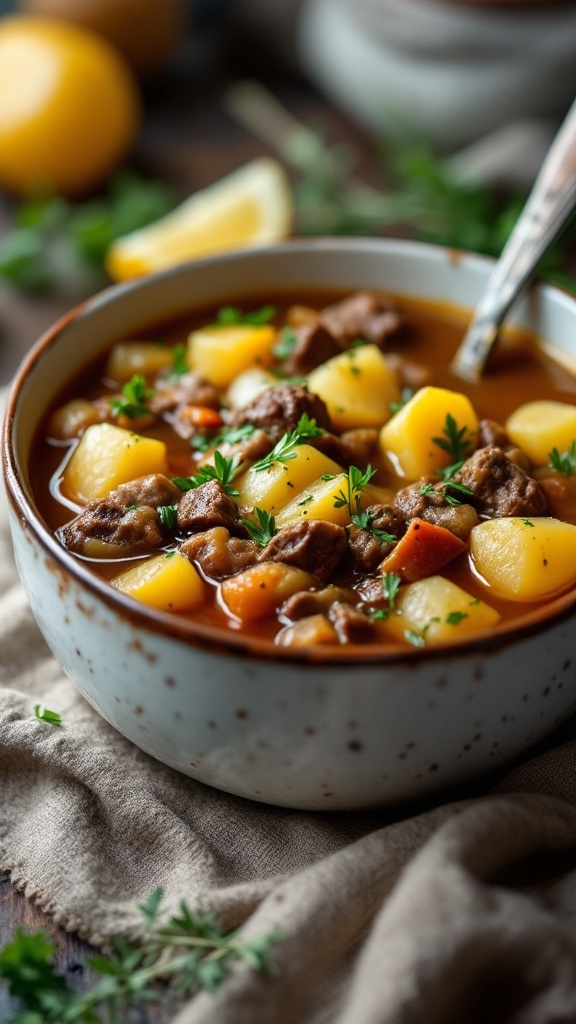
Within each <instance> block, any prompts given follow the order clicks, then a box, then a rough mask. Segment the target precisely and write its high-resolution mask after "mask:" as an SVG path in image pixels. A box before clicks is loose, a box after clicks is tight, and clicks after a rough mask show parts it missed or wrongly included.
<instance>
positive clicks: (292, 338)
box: [272, 324, 298, 359]
mask: <svg viewBox="0 0 576 1024" xmlns="http://www.w3.org/2000/svg"><path fill="white" fill-rule="evenodd" d="M297 341H298V335H297V334H296V331H295V330H294V328H293V327H290V326H289V325H288V324H287V325H286V326H285V327H282V329H281V330H280V331H279V335H278V341H277V342H276V344H275V345H273V346H272V353H273V355H275V356H276V358H277V359H288V356H289V355H291V354H292V351H293V350H294V348H295V346H296V343H297Z"/></svg>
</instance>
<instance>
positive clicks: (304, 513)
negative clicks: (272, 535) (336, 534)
mask: <svg viewBox="0 0 576 1024" xmlns="http://www.w3.org/2000/svg"><path fill="white" fill-rule="evenodd" d="M341 492H343V493H344V496H345V497H346V498H347V497H348V474H347V473H339V474H338V476H336V477H334V479H333V480H321V479H320V480H314V482H313V483H311V484H308V485H306V486H305V487H304V488H303V490H302V491H301V492H300V493H299V494H296V495H295V496H294V497H293V498H292V500H291V501H289V502H288V504H287V505H284V508H283V509H281V511H280V512H279V513H278V515H277V516H276V526H277V527H278V529H279V530H281V529H283V527H284V526H290V524H291V523H297V522H299V521H300V520H303V519H326V520H328V521H329V522H331V523H336V525H337V526H347V525H348V524H349V522H350V513H349V511H348V505H347V504H345V505H342V504H341ZM337 506H338V507H337Z"/></svg>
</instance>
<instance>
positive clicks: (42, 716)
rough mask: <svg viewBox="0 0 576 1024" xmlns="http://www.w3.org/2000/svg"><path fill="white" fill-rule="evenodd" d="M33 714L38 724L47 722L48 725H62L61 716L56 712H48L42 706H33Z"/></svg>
mask: <svg viewBox="0 0 576 1024" xmlns="http://www.w3.org/2000/svg"><path fill="white" fill-rule="evenodd" d="M34 714H35V716H36V718H37V719H38V721H39V722H47V723H48V724H49V725H62V715H59V714H58V712H57V711H50V709H49V708H45V707H44V706H43V705H42V704H35V705H34Z"/></svg>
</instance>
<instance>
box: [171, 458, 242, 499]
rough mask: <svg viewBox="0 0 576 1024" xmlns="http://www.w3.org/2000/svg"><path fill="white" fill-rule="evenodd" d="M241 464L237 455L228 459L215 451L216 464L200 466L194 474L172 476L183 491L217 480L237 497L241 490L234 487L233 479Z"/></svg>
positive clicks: (227, 491)
mask: <svg viewBox="0 0 576 1024" xmlns="http://www.w3.org/2000/svg"><path fill="white" fill-rule="evenodd" d="M239 465H240V459H239V457H238V456H237V455H234V456H233V457H232V458H230V459H227V458H226V456H225V455H222V453H221V452H219V451H215V452H214V465H213V466H210V465H206V466H200V469H199V470H198V472H197V473H195V474H194V476H175V477H172V483H173V484H176V487H179V488H180V490H181V491H193V490H195V488H196V487H201V485H202V484H205V483H207V482H208V481H209V480H217V481H218V483H219V484H221V485H222V489H223V490H224V491H225V492H226V494H229V495H230V496H231V497H232V498H235V497H236V496H237V495H238V494H239V493H240V492H239V491H237V490H236V488H235V487H232V480H233V479H234V477H235V475H236V472H237V470H238V467H239Z"/></svg>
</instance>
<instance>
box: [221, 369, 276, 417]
mask: <svg viewBox="0 0 576 1024" xmlns="http://www.w3.org/2000/svg"><path fill="white" fill-rule="evenodd" d="M280 383H281V381H280V380H279V379H278V377H275V376H274V374H273V373H268V370H260V369H258V368H256V367H252V368H251V369H250V370H244V373H241V374H239V375H238V377H236V378H235V379H234V380H233V381H232V383H231V385H230V387H229V388H228V391H227V392H226V396H225V401H226V405H229V406H230V408H231V409H242V407H243V406H245V405H249V404H250V402H253V401H254V399H255V398H258V395H261V394H262V392H263V391H267V390H268V388H273V387H275V386H276V385H277V384H280Z"/></svg>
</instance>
